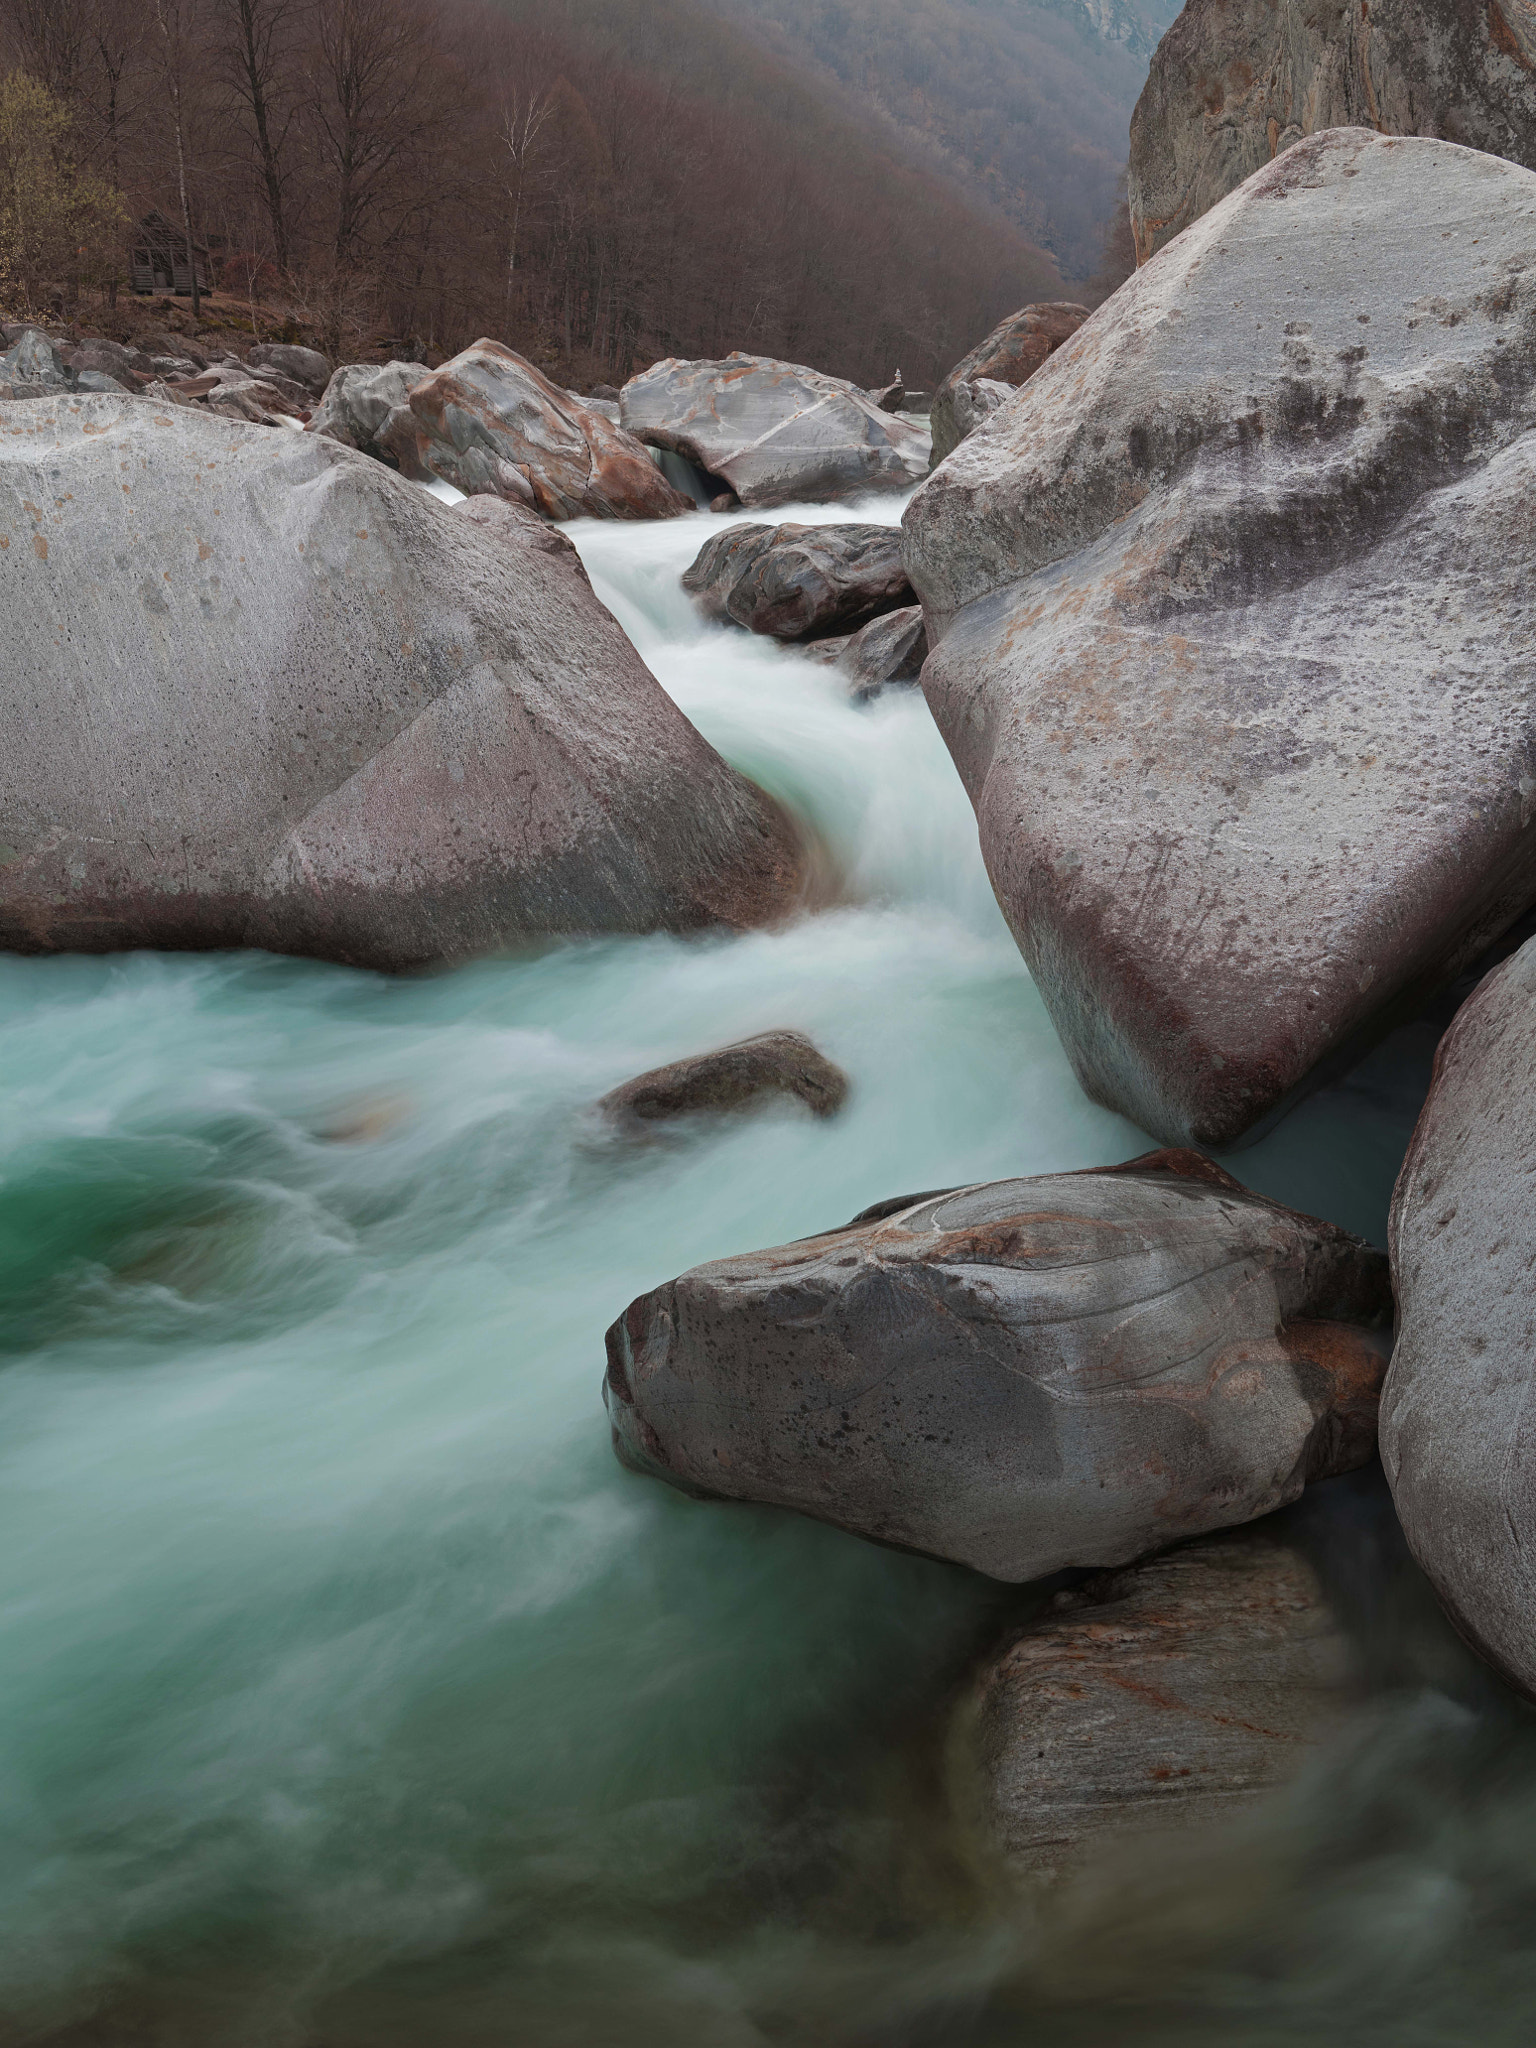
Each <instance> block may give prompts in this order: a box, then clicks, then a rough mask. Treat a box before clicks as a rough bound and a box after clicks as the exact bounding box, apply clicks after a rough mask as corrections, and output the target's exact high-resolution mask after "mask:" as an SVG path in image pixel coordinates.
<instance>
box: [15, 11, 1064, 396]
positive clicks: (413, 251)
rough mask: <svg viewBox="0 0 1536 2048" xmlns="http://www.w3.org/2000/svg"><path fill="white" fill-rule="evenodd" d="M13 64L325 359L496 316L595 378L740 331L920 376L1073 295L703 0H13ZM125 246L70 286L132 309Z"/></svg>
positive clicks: (946, 188)
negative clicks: (1009, 317) (113, 273)
mask: <svg viewBox="0 0 1536 2048" xmlns="http://www.w3.org/2000/svg"><path fill="white" fill-rule="evenodd" d="M621 30H622V33H620V31H621ZM680 51H685V52H686V53H687V55H686V61H680V59H679V55H678V53H679V52H680ZM12 68H15V69H19V70H22V71H24V72H25V73H27V74H28V75H29V76H30V77H32V78H33V79H35V80H37V81H38V82H39V83H40V84H42V85H43V86H45V87H46V88H47V89H48V91H49V92H50V93H52V94H53V95H54V97H55V98H56V100H57V101H58V102H59V103H60V105H61V106H62V107H63V108H64V109H66V110H67V113H68V116H69V122H70V131H71V136H72V148H73V152H74V159H75V165H76V168H77V170H78V172H79V174H80V175H81V176H90V177H92V178H95V179H99V180H102V181H104V182H105V183H106V184H107V185H109V186H110V187H111V188H113V189H114V190H115V191H117V192H118V193H120V194H121V195H122V203H123V209H124V218H125V220H131V219H137V218H139V217H140V216H141V215H143V214H144V213H145V212H147V211H148V210H150V209H151V208H154V209H156V210H158V211H159V212H161V213H162V214H164V215H165V216H166V217H167V218H168V219H170V220H172V221H174V222H176V223H177V224H178V226H180V225H181V224H182V223H184V222H185V223H187V224H189V225H190V228H191V232H192V234H193V236H194V238H195V239H196V240H198V241H199V242H201V243H204V244H206V245H207V247H208V248H209V250H210V252H211V254H212V258H213V262H214V265H215V271H216V278H217V283H218V285H219V287H220V293H221V303H222V304H224V305H227V304H228V303H229V294H231V293H237V294H239V295H240V296H241V297H242V298H244V299H246V300H248V301H249V302H250V306H251V314H252V319H253V322H254V324H255V325H256V326H257V327H258V328H259V329H260V331H262V332H263V333H267V332H269V331H286V332H288V333H290V334H293V335H298V334H302V335H305V336H312V337H314V338H317V339H319V340H320V341H321V342H322V344H323V345H324V346H325V347H326V348H327V350H328V351H329V352H330V353H331V355H332V356H333V357H341V356H352V355H359V354H377V353H380V352H383V351H390V352H397V353H398V352H401V351H404V350H408V351H409V352H410V353H411V354H413V355H416V356H419V357H422V358H428V357H431V358H439V357H441V356H442V355H444V354H446V353H448V352H450V351H452V350H454V349H456V348H458V347H461V346H462V345H463V344H464V343H465V342H467V341H469V340H471V339H473V338H474V337H475V336H477V335H479V334H483V333H486V334H492V335H496V336H498V337H501V338H504V339H506V340H508V341H510V342H511V343H512V345H513V346H514V347H517V348H519V349H521V350H523V351H524V352H525V353H526V354H528V355H530V356H532V357H533V358H534V359H535V360H537V361H539V362H541V363H542V364H544V365H545V366H546V367H548V368H549V369H551V370H552V371H553V372H554V373H555V374H556V375H558V376H560V377H561V378H562V379H564V380H566V381H575V382H582V383H591V382H595V381H599V380H603V379H608V380H611V381H613V382H619V381H621V380H622V379H623V378H624V377H625V376H627V375H628V374H629V373H630V372H631V371H632V370H633V369H634V368H636V367H637V366H639V365H641V364H643V363H645V362H649V361H651V360H654V359H655V358H656V357H658V356H662V355H668V354H678V355H685V356H701V355H716V354H723V353H725V352H727V351H729V350H730V349H733V348H743V349H750V350H754V351H757V352H760V353H764V354H771V355H782V356H787V357H790V358H792V359H794V360H797V361H801V362H809V363H813V364H815V365H817V366H818V367H821V368H825V369H829V370H833V371H836V372H839V373H841V374H844V375H848V376H851V377H854V378H857V379H859V380H860V381H861V382H866V383H872V382H875V381H877V380H883V379H884V378H885V377H887V376H889V374H890V373H891V371H892V370H893V369H895V368H896V367H897V366H898V365H899V366H900V367H901V369H902V370H903V371H904V372H905V374H906V376H907V378H908V380H909V382H917V383H929V384H931V383H932V382H933V381H935V380H936V379H937V377H938V376H939V375H940V374H942V372H943V371H944V370H945V369H947V368H948V367H949V365H950V364H951V363H952V362H953V361H954V360H955V359H956V358H957V357H958V356H959V355H960V354H962V353H963V352H964V350H965V349H966V348H968V347H969V346H970V345H971V344H972V343H973V342H974V341H975V339H976V337H977V336H978V335H980V334H984V333H986V332H987V331H988V329H989V328H990V327H991V326H993V325H994V324H995V323H996V322H997V320H998V319H1000V318H1001V317H1002V316H1003V315H1004V314H1005V313H1007V312H1009V311H1011V310H1012V309H1013V308H1015V307H1016V306H1018V305H1020V304H1022V303H1024V302H1026V301H1027V300H1030V299H1034V298H1041V297H1060V296H1062V295H1063V292H1064V286H1063V283H1062V280H1061V278H1060V276H1059V274H1058V272H1057V270H1056V268H1055V265H1054V263H1053V262H1052V260H1051V259H1050V258H1049V257H1048V256H1046V255H1044V254H1043V253H1042V252H1041V251H1040V250H1039V249H1038V248H1036V247H1035V246H1034V245H1033V244H1032V243H1031V242H1030V241H1029V240H1028V239H1027V238H1026V237H1025V235H1024V234H1023V232H1022V231H1021V230H1020V229H1019V228H1018V227H1016V226H1015V225H1013V224H1011V223H1010V222H1009V221H1008V220H1007V219H1006V218H1004V216H1003V215H1002V214H1001V213H1000V212H996V211H993V210H991V209H989V208H988V207H987V206H986V205H985V203H984V202H981V201H979V200H977V199H976V198H975V197H974V196H973V195H971V194H969V193H967V192H966V191H965V190H964V188H963V187H962V186H961V185H960V184H959V183H957V182H955V181H954V180H950V179H947V178H946V177H945V176H944V175H943V174H941V173H940V172H938V171H935V170H933V169H930V168H925V167H924V166H922V165H919V164H914V163H913V162H911V161H908V160H905V159H903V157H902V156H901V154H900V152H899V151H896V150H894V149H893V148H891V147H888V146H887V145H886V143H885V142H883V141H882V138H881V135H880V133H879V132H878V130H877V129H876V128H875V127H874V126H867V127H866V126H861V125H860V123H859V121H858V119H857V118H856V117H852V116H850V113H849V111H848V108H847V106H846V103H839V102H837V101H836V100H835V99H833V98H832V97H826V98H822V97H819V96H818V90H817V88H816V87H815V86H814V85H813V84H808V83H807V82H806V80H805V79H804V78H803V77H802V76H799V75H797V73H796V72H795V70H794V68H793V67H792V66H791V65H788V64H786V63H785V62H784V61H783V60H781V59H779V58H777V57H775V56H774V55H773V53H771V52H769V51H765V50H763V49H761V48H759V47H758V46H756V45H755V44H753V43H751V42H750V41H748V40H746V39H744V38H743V37H742V36H741V35H740V34H739V33H734V34H733V32H732V31H731V30H730V28H729V26H728V25H723V24H722V23H721V22H720V21H718V20H717V19H715V18H714V17H713V16H711V15H710V13H709V11H708V9H707V8H706V7H703V6H700V5H699V0H592V4H588V5H586V6H585V7H584V8H577V7H573V6H571V5H569V4H567V0H502V4H500V5H492V4H487V0H70V4H69V5H68V6H67V7H60V6H59V4H58V0H0V70H7V69H12ZM125 259H126V243H125V245H124V262H123V263H120V264H119V266H118V269H117V280H118V281H117V282H116V283H111V282H109V283H108V284H107V285H106V286H105V287H102V288H99V289H94V290H93V287H92V285H91V283H90V280H88V279H86V278H84V277H83V276H73V275H68V274H66V275H64V276H62V277H61V278H60V279H59V280H58V281H57V286H56V290H57V293H58V295H59V296H60V297H62V299H63V301H64V303H65V306H66V309H67V310H69V311H72V312H74V313H76V315H77V317H78V318H80V319H81V320H82V321H83V322H84V323H85V324H90V322H91V320H92V318H93V315H94V317H95V318H96V319H98V321H99V320H100V318H101V316H102V313H103V310H104V308H105V307H107V306H109V305H112V304H116V305H118V306H119V308H120V310H121V311H126V310H127V304H126V299H125V297H124V295H123V291H122V281H123V280H125V279H126V276H127V272H126V267H125ZM66 271H67V265H66ZM82 294H83V295H84V296H82Z"/></svg>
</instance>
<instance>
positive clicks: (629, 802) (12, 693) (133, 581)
mask: <svg viewBox="0 0 1536 2048" xmlns="http://www.w3.org/2000/svg"><path fill="white" fill-rule="evenodd" d="M6 428H7V431H6V432H5V433H4V434H0V615H3V617H4V620H5V631H6V641H7V653H8V659H7V660H6V661H5V662H3V663H0V734H3V741H0V831H3V835H4V840H5V842H6V843H5V846H4V849H3V852H0V945H3V946H7V947H11V948H14V949H17V950H21V951H48V950H53V949H59V948H66V949H69V950H73V951H107V950H111V949H113V948H116V947H120V946H179V947H195V946H220V947H222V946H253V945H254V946H266V947H270V948H272V949H274V950H276V951H280V952H292V953H311V954H318V955H321V956H322V957H325V958H330V959H336V960H344V961H350V962H354V963H357V964H360V965H370V966H375V967H386V968H398V967H407V966H411V965H414V964H418V963H422V962H427V961H435V960H442V959H452V958H457V957H461V956H463V955H466V954H471V953H477V952H483V951H486V950H488V949H491V948H497V947H502V946H506V945H510V944H515V943H519V942H523V941H526V940H530V939H536V938H539V937H542V936H548V935H553V934H557V933H564V932H595V931H600V932H617V931H625V932H627V931H653V930H657V929H666V930H691V929H696V928H699V927H702V926H707V925H711V924H717V923H724V924H735V925H744V924H750V923H752V922H754V921H756V920H759V919H763V918H768V917H772V916H774V915H777V914H780V913H782V912H783V911H784V910H786V909H787V908H788V907H789V906H790V904H791V903H792V902H793V901H794V900H796V895H797V891H798V885H799V855H798V851H797V848H796V846H795V843H794V839H793V835H792V833H791V831H790V828H789V826H788V823H787V821H786V820H785V818H784V817H783V815H782V813H781V812H780V811H779V810H778V808H777V806H776V805H774V804H773V803H772V802H771V801H770V800H769V799H768V798H766V797H765V796H764V795H763V793H762V792H761V791H760V790H758V789H756V788H754V787H753V785H752V784H751V783H749V782H747V781H746V780H745V779H744V778H743V777H741V776H739V775H737V774H736V773H735V772H734V771H733V770H732V769H730V768H728V767H727V766H726V764H725V762H723V761H722V760H721V759H720V757H719V756H718V755H717V754H716V753H715V752H714V750H713V749H712V748H711V747H709V746H708V745H707V744H706V743H705V742H704V740H703V739H702V738H701V737H700V735H699V734H698V733H697V732H696V731H695V730H694V728H693V726H691V725H690V724H689V722H688V720H687V719H686V718H685V717H684V716H683V715H682V713H681V712H680V711H679V710H678V709H677V708H676V706H675V705H674V704H673V702H672V700H671V699H670V698H669V697H668V696H667V695H666V694H665V692H664V691H663V690H662V689H661V687H660V685H659V684H658V683H657V682H656V681H655V680H654V678H653V677H652V676H651V674H650V673H649V671H648V670H647V669H646V668H645V666H644V664H643V663H642V662H641V660H640V657H639V656H638V655H637V654H636V653H635V650H634V648H633V647H632V646H631V645H630V643H629V641H628V640H627V639H626V638H625V636H624V634H623V633H622V632H621V631H620V629H619V627H618V625H617V624H616V623H615V621H614V620H613V619H612V617H611V616H610V615H609V614H608V612H606V611H605V610H604V609H603V607H602V605H601V604H599V603H598V601H597V599H596V598H595V597H594V596H593V594H592V591H591V588H590V586H589V585H588V583H587V581H586V579H585V577H584V576H583V575H582V574H581V573H580V571H579V565H573V563H572V560H571V557H570V554H569V552H568V551H567V550H565V549H564V548H563V546H558V545H557V547H556V550H555V552H553V553H551V552H550V551H549V548H548V545H547V543H548V536H547V535H546V534H545V533H543V532H542V531H541V530H539V529H537V528H532V530H530V527H531V522H528V521H518V520H517V519H516V518H513V519H511V520H504V521H502V522H500V524H499V525H498V526H497V528H496V530H494V531H492V530H488V528H487V527H486V526H485V525H484V524H483V523H481V522H480V521H478V520H477V519H476V518H475V517H473V516H469V517H466V516H465V515H464V514H463V513H461V512H459V511H456V510H451V509H450V508H449V507H447V506H445V505H442V504H440V503H438V502H437V501H436V500H435V499H433V498H432V497H430V496H429V495H428V494H427V493H426V492H424V491H421V490H418V489H417V488H416V487H415V486H414V485H412V484H407V483H405V482H404V481H403V480H402V479H401V478H399V477H398V476H395V475H393V474H392V473H391V472H390V471H389V470H387V469H386V468H384V467H383V465H382V464H380V463H377V462H371V461H369V460H368V459H367V458H365V457H364V456H362V455H359V454H357V453H355V452H354V451H353V450H351V449H347V448H341V447H338V446H337V445H336V444H335V442H333V441H331V440H329V439H327V438H325V437H323V436H319V435H311V434H299V433H293V432H288V431H284V432H275V431H273V430H272V429H271V428H269V427H261V426H250V425H246V424H244V423H242V422H237V421H233V420H225V419H219V418H216V417H214V416H212V415H210V414H208V413H207V412H205V411H203V410H201V409H194V408H189V407H179V406H173V405H167V406H165V407H163V408H162V407H161V406H159V405H158V404H156V403H155V402H154V401H153V400H151V399H145V398H126V397H122V398H111V397H90V398H87V397H83V396H80V397H66V398H60V399H58V400H52V401H50V400H45V399H33V400H30V401H23V402H21V403H19V404H17V405H15V406H13V407H11V408H10V409H9V411H8V414H7V418H6Z"/></svg>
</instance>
